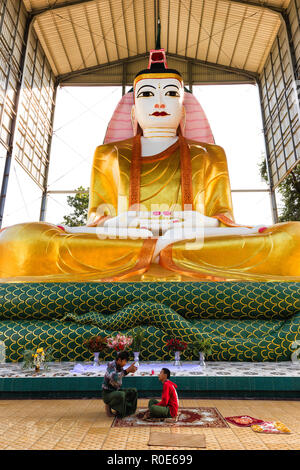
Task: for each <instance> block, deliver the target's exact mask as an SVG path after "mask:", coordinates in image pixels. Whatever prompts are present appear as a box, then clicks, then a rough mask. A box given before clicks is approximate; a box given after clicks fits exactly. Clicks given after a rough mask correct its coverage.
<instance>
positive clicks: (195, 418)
mask: <svg viewBox="0 0 300 470" xmlns="http://www.w3.org/2000/svg"><path fill="white" fill-rule="evenodd" d="M146 410H147V408H138V409H137V410H136V414H135V415H132V416H127V417H126V418H123V419H122V418H115V419H114V421H113V423H112V427H140V426H157V427H163V426H176V427H177V426H184V427H199V428H228V424H227V423H226V421H225V419H224V418H223V416H222V415H221V414H220V412H219V411H218V410H217V408H208V407H201V408H181V409H180V410H179V415H178V421H177V422H176V423H170V422H165V421H155V420H153V421H148V420H147V421H144V420H143V419H142V418H143V415H144V413H145V411H146Z"/></svg>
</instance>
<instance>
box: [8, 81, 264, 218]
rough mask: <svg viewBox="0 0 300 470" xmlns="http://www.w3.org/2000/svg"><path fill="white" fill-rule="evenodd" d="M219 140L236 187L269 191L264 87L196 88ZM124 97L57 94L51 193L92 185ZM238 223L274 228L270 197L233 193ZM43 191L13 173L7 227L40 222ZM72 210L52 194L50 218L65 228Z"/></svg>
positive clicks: (108, 90) (76, 91)
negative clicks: (100, 149)
mask: <svg viewBox="0 0 300 470" xmlns="http://www.w3.org/2000/svg"><path fill="white" fill-rule="evenodd" d="M193 92H194V94H195V96H196V97H197V98H198V100H199V101H200V103H201V105H202V107H203V109H204V111H205V113H206V115H207V117H208V120H209V122H210V125H211V128H212V131H213V134H214V138H215V142H216V144H218V145H221V146H222V147H223V148H224V149H225V152H226V155H227V159H228V167H229V174H230V180H231V188H232V189H233V190H236V189H267V185H266V183H264V182H262V181H261V179H260V176H259V170H258V163H259V162H260V161H261V156H262V154H263V153H264V150H265V147H264V139H263V133H262V121H261V111H260V105H259V95H258V89H257V87H256V86H254V85H208V86H195V87H194V88H193ZM120 98H121V87H68V88H67V87H65V88H60V89H59V90H58V94H57V103H56V112H55V122H54V137H53V143H52V151H51V159H50V171H49V190H50V191H57V190H59V191H61V190H73V189H76V188H78V187H79V186H84V187H88V186H89V180H90V171H91V165H92V160H93V154H94V150H95V148H96V147H97V145H100V144H102V142H103V138H104V135H105V131H106V127H107V124H108V122H109V119H110V118H111V115H112V113H113V111H114V109H115V107H116V105H117V103H118V101H119V100H120ZM232 196H233V205H234V214H235V219H236V222H237V223H241V224H244V223H245V224H272V217H271V206H270V199H269V194H268V193H262V192H260V193H235V192H233V195H232ZM39 208H40V192H39V189H38V188H34V185H32V184H31V180H30V178H29V177H28V176H27V175H26V174H25V173H24V172H23V171H22V170H21V169H20V168H19V167H18V165H15V167H14V168H13V170H12V173H11V178H10V183H9V190H8V195H7V206H6V211H5V212H6V213H5V220H4V226H7V225H12V224H14V223H19V222H25V221H32V220H38V217H39ZM69 212H70V208H69V207H68V206H67V196H66V195H65V194H50V195H49V198H48V207H47V217H46V220H47V221H48V222H51V223H55V224H59V223H61V222H62V220H63V216H64V215H66V214H68V213H69Z"/></svg>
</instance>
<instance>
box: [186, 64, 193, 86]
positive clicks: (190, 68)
mask: <svg viewBox="0 0 300 470" xmlns="http://www.w3.org/2000/svg"><path fill="white" fill-rule="evenodd" d="M187 71H188V83H189V90H190V92H191V93H193V64H192V62H190V61H189V62H188V63H187Z"/></svg>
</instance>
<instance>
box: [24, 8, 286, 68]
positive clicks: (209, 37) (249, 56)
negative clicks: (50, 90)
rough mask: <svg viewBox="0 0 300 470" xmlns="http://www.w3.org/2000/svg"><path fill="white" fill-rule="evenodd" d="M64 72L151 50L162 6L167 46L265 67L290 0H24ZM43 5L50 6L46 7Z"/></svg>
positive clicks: (206, 58) (231, 63)
mask: <svg viewBox="0 0 300 470" xmlns="http://www.w3.org/2000/svg"><path fill="white" fill-rule="evenodd" d="M23 1H24V4H25V6H26V8H27V10H28V11H30V12H32V13H33V14H35V13H38V14H37V16H36V17H35V23H34V27H35V30H36V33H37V35H38V37H39V39H40V41H41V43H42V45H43V48H44V50H45V53H46V55H47V58H48V60H49V62H50V64H51V66H52V68H53V71H54V73H55V74H56V75H58V76H60V75H65V74H72V73H74V72H77V71H79V70H85V69H89V68H93V67H96V66H98V65H103V64H109V63H112V62H113V63H115V62H116V61H119V60H122V59H126V58H128V57H135V56H137V55H140V54H146V53H147V52H148V51H149V50H150V49H153V48H154V47H155V39H156V37H155V36H156V24H157V9H159V16H160V21H161V46H162V47H164V48H165V49H166V51H167V53H170V54H173V55H177V56H178V57H185V58H187V59H191V60H199V61H203V62H206V63H209V64H219V65H223V66H226V67H231V68H233V69H241V70H247V71H249V72H254V73H260V72H261V70H262V68H263V65H264V63H265V60H266V57H267V56H268V53H269V51H270V48H271V46H272V43H273V41H274V39H275V37H276V34H277V32H278V30H279V27H280V25H281V20H280V15H279V14H278V12H277V11H275V10H274V9H269V8H267V7H272V8H273V7H275V8H286V7H287V5H288V3H289V1H288V0H269V1H265V2H259V4H258V5H254V4H253V3H254V2H247V1H244V0H240V1H237V0H234V1H233V0H232V1H230V0H160V1H159V2H158V1H157V0H81V1H80V0H49V1H48V0H23ZM43 9H46V10H45V11H43Z"/></svg>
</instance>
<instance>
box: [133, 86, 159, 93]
mask: <svg viewBox="0 0 300 470" xmlns="http://www.w3.org/2000/svg"><path fill="white" fill-rule="evenodd" d="M145 86H146V87H149V86H150V87H151V88H154V90H156V88H155V86H153V85H143V86H141V88H139V89H138V91H137V93H139V92H140V91H141V89H142V88H144V87H145Z"/></svg>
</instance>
